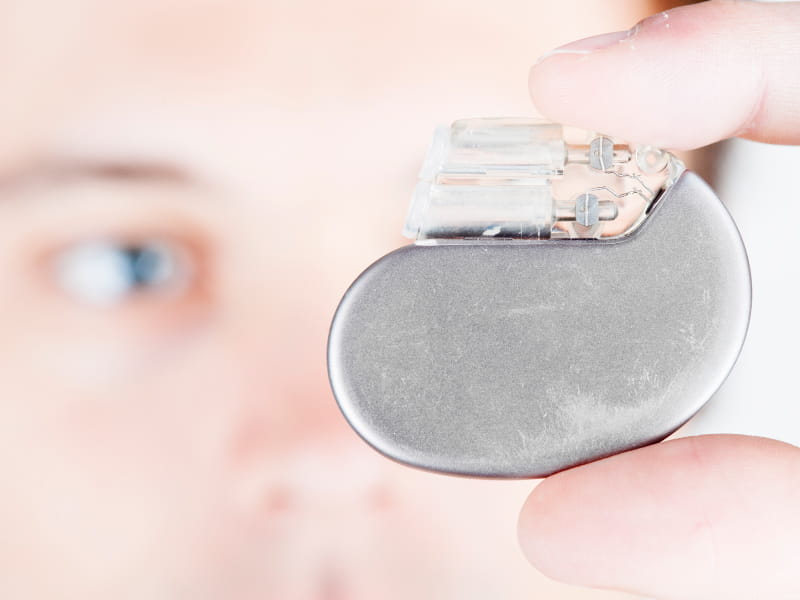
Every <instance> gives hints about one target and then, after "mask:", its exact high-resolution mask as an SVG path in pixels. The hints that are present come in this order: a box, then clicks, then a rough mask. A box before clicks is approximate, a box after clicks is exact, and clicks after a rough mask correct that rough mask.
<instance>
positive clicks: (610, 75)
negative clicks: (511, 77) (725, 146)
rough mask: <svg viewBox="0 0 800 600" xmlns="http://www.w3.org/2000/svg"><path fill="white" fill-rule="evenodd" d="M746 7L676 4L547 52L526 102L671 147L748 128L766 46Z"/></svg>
mask: <svg viewBox="0 0 800 600" xmlns="http://www.w3.org/2000/svg"><path fill="white" fill-rule="evenodd" d="M747 4H750V3H728V2H704V3H701V4H699V5H695V6H690V7H683V8H678V9H674V10H672V11H668V12H664V13H659V14H658V15H655V16H653V17H649V18H648V19H645V20H644V21H642V22H641V23H639V24H638V25H637V26H635V27H634V28H633V29H632V30H631V31H630V32H628V34H627V35H619V34H612V35H609V34H604V35H600V36H596V37H595V38H590V39H589V40H583V41H582V42H579V43H578V46H577V47H576V46H575V45H567V46H565V47H562V48H561V49H557V50H556V51H554V52H551V53H548V54H546V55H545V56H544V57H543V58H542V59H540V60H539V61H538V62H537V63H536V64H534V65H533V66H532V67H531V70H530V74H529V89H530V94H531V98H532V100H533V103H534V105H535V106H536V108H537V109H538V111H539V112H540V113H542V114H544V115H545V116H547V117H548V118H549V119H551V120H553V121H555V122H561V123H567V124H570V125H575V126H578V127H582V128H585V129H589V130H593V131H599V132H603V133H606V134H609V135H615V136H619V137H621V138H623V139H627V140H629V141H632V142H637V143H647V144H653V145H657V146H660V147H666V148H671V149H678V150H688V149H692V148H697V147H699V146H703V145H707V144H710V143H712V142H715V141H718V140H720V139H724V138H726V137H730V136H733V135H739V134H743V133H744V134H747V133H748V132H749V131H750V130H751V129H753V123H754V122H756V121H758V119H757V117H758V115H759V111H761V110H762V108H763V105H762V99H763V97H764V93H765V92H764V90H765V85H766V84H765V75H764V61H763V58H764V57H763V52H761V51H760V49H761V48H762V47H765V46H766V45H768V44H773V45H774V44H775V41H774V40H773V39H772V37H775V36H770V32H769V30H768V29H767V30H765V28H764V27H763V26H762V27H757V26H754V25H753V21H754V13H755V11H756V9H754V8H752V7H750V6H744V5H747ZM758 9H759V10H760V9H761V7H758ZM761 20H762V21H763V20H764V19H761ZM746 36H747V37H748V41H749V43H747V44H743V43H742V40H743V38H745V37H746ZM603 42H605V43H603ZM795 79H796V77H795ZM773 108H774V107H773ZM781 110H782V109H781V107H778V111H779V112H780V111H781ZM770 114H772V113H770ZM769 129H770V128H769V127H768V128H767V129H766V130H764V128H761V130H762V131H761V135H768V134H769V131H768V130H769ZM798 129H800V128H796V127H795V130H798ZM783 131H789V133H787V134H786V135H792V134H791V131H792V129H791V128H789V129H788V130H787V129H786V128H784V129H783Z"/></svg>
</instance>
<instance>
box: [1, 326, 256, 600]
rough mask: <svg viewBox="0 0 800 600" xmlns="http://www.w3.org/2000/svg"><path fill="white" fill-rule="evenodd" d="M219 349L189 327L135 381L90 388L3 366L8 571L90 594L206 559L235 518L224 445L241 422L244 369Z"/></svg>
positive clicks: (188, 568) (16, 365)
mask: <svg viewBox="0 0 800 600" xmlns="http://www.w3.org/2000/svg"><path fill="white" fill-rule="evenodd" d="M198 338H199V339H198ZM220 348H224V344H222V343H221V342H220V341H219V340H215V339H212V336H211V334H210V333H209V334H206V335H202V334H198V336H197V337H195V339H193V340H192V343H191V344H189V343H188V342H187V343H186V344H184V345H178V346H177V347H175V348H173V349H172V353H171V355H170V356H162V357H161V361H160V363H158V366H155V365H151V366H150V367H149V370H148V371H141V372H140V373H139V376H138V377H134V378H128V379H124V378H123V379H119V380H115V381H113V382H111V381H109V382H106V384H105V385H94V386H92V387H91V388H87V387H81V386H75V385H72V384H70V383H69V380H65V379H63V378H62V377H60V376H58V375H51V372H50V371H49V370H48V369H47V368H43V367H46V365H43V364H42V362H41V360H38V361H36V360H32V361H31V362H27V361H25V360H24V356H17V357H14V358H13V359H12V361H4V363H5V366H6V367H8V369H4V370H6V373H5V375H6V376H4V377H3V378H2V379H0V397H2V398H3V403H2V407H0V412H2V413H3V414H2V416H1V417H0V440H2V452H0V471H2V472H3V473H4V477H3V479H2V481H0V530H2V531H3V536H2V538H0V562H2V564H4V565H5V567H4V571H6V572H7V573H17V577H18V578H19V580H20V581H25V580H27V581H32V580H34V576H35V573H38V572H41V570H42V569H46V570H47V572H48V580H52V581H53V582H54V584H56V583H57V584H65V583H66V584H67V585H68V587H69V585H74V586H76V587H75V588H74V589H84V586H85V587H86V589H95V587H97V588H98V589H100V588H102V587H103V586H104V585H106V584H108V585H113V583H114V582H116V583H119V582H123V581H126V580H128V577H127V575H128V574H131V573H148V575H149V576H150V575H151V574H152V578H153V579H154V580H158V579H159V578H161V577H165V578H166V577H167V574H168V573H169V574H170V575H169V577H175V573H182V572H200V573H202V572H204V570H205V567H207V566H208V565H210V564H213V563H214V562H216V561H215V559H214V557H213V555H214V554H215V553H218V552H221V551H223V549H224V546H225V545H227V544H228V543H229V542H230V540H225V539H224V538H223V537H222V532H224V531H226V530H230V524H231V522H232V521H233V520H235V519H236V518H237V516H236V515H235V514H234V512H233V509H232V508H231V499H230V498H229V497H228V495H229V493H230V490H231V489H233V485H232V482H231V478H232V477H233V471H234V465H233V458H232V450H231V449H232V447H234V445H235V443H234V441H235V440H236V438H237V437H238V435H239V430H240V429H241V427H242V423H243V422H245V421H246V419H247V409H246V407H245V405H244V402H243V395H242V392H241V390H240V389H238V388H239V387H240V385H241V383H240V382H241V381H242V377H241V374H240V373H238V372H237V368H236V366H235V361H233V360H231V358H230V357H228V356H226V355H224V354H223V353H222V352H221V351H220ZM75 352H76V353H79V352H80V347H78V349H77V350H75ZM4 354H5V353H4ZM6 356H7V357H8V355H6ZM33 358H34V359H35V358H36V356H35V355H34V356H33ZM65 381H66V382H67V383H65ZM197 565H202V566H203V568H197ZM11 566H14V567H15V568H14V569H11ZM5 581H6V584H7V585H11V584H10V583H8V580H5ZM6 584H4V583H3V582H2V581H0V591H2V590H3V587H2V586H3V585H6ZM70 589H73V588H71V587H70Z"/></svg>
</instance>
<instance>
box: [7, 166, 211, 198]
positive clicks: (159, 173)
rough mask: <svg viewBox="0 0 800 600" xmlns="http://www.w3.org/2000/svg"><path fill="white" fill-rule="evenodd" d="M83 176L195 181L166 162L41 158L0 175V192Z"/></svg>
mask: <svg viewBox="0 0 800 600" xmlns="http://www.w3.org/2000/svg"><path fill="white" fill-rule="evenodd" d="M85 179H90V180H107V181H111V182H123V183H125V182H131V183H171V184H181V185H186V184H197V183H198V181H199V180H198V179H197V178H196V177H195V176H194V175H192V174H190V173H189V172H188V171H186V170H185V169H183V168H181V167H179V166H178V165H175V164H171V163H169V162H160V161H142V160H136V159H129V160H120V159H113V160H106V159H98V160H91V159H86V160H83V159H82V160H57V161H41V162H37V163H33V164H31V165H28V166H27V167H23V168H22V169H19V170H17V171H14V172H8V173H2V174H0V193H2V192H4V191H9V190H13V189H18V188H20V187H27V186H30V185H37V184H58V183H72V182H76V181H81V180H85Z"/></svg>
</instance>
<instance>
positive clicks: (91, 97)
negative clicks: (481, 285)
mask: <svg viewBox="0 0 800 600" xmlns="http://www.w3.org/2000/svg"><path fill="white" fill-rule="evenodd" d="M611 6H613V7H611ZM649 8H652V7H651V6H650V4H649V3H644V2H634V1H633V0H631V1H626V0H619V1H618V2H615V3H613V5H609V3H599V2H596V1H594V0H559V1H558V2H556V1H535V0H499V2H492V3H487V2H485V1H471V0H470V1H459V2H455V1H442V2H430V1H427V0H426V1H422V0H409V1H408V2H403V3H397V2H388V1H365V0H349V1H342V2H323V1H320V0H299V1H298V0H291V1H290V0H283V1H275V2H266V1H257V0H235V1H223V0H116V1H115V2H107V1H106V0H73V1H64V2H52V1H47V0H10V1H6V2H3V3H0V128H1V129H2V130H3V132H4V135H3V139H2V141H0V165H2V167H3V168H9V165H12V164H13V163H14V162H15V161H21V160H25V159H26V157H28V156H29V155H31V154H36V153H42V152H50V151H52V149H53V147H57V148H61V147H67V148H72V147H73V146H75V145H76V144H77V145H80V146H81V147H82V148H84V149H86V148H88V149H86V150H85V151H88V152H91V151H94V150H92V144H93V143H96V144H97V145H98V147H99V148H100V150H99V151H102V152H109V151H113V148H110V147H109V146H111V147H113V146H114V145H115V144H118V145H122V146H125V145H126V144H127V145H129V146H130V145H133V146H141V147H144V148H148V149H153V148H154V149H157V150H158V151H162V152H172V151H181V152H193V153H194V154H197V155H202V154H203V152H205V153H206V154H214V152H213V150H212V149H211V148H205V149H201V146H203V144H201V143H199V142H200V141H201V140H199V139H198V136H199V137H200V138H202V141H204V142H205V141H209V142H210V141H211V140H212V139H213V140H215V143H214V144H211V143H209V144H208V146H213V147H215V148H225V147H231V145H233V146H236V147H237V148H240V149H242V150H244V152H243V154H247V155H248V156H251V155H258V156H259V159H260V161H261V164H263V160H264V158H265V157H272V158H273V159H274V160H276V161H279V162H281V163H287V162H290V161H296V160H297V159H298V158H299V157H307V156H309V154H311V155H312V156H313V155H316V156H319V157H321V156H328V157H329V158H330V157H332V156H337V157H338V158H342V159H346V158H347V156H348V154H347V153H342V152H341V148H342V144H343V143H344V142H346V145H347V146H348V147H349V148H363V147H367V148H375V145H376V144H380V145H382V146H384V147H392V145H397V146H398V147H405V148H406V149H407V150H409V151H412V152H413V155H414V156H415V157H418V156H419V154H420V152H421V151H422V150H424V143H425V140H427V138H428V136H429V133H430V131H431V129H432V127H433V126H435V125H437V124H440V123H442V122H446V121H449V120H452V119H454V118H458V117H463V116H474V115H480V114H492V115H494V114H514V113H516V114H527V113H529V112H530V110H531V109H530V104H529V100H528V97H527V90H526V85H525V81H526V72H527V69H528V67H529V65H530V64H531V62H532V61H533V60H535V57H536V56H537V55H538V54H539V53H541V52H543V51H545V50H546V49H548V48H549V47H551V46H553V45H555V44H558V43H562V42H565V41H567V40H569V39H571V38H574V37H578V36H581V35H586V34H589V33H594V32H596V31H598V30H606V29H615V28H620V27H627V26H629V25H630V24H631V23H632V22H633V21H634V20H635V19H636V18H638V17H640V16H643V14H644V13H646V12H647V10H648V9H649ZM409 123H413V125H411V126H409ZM76 140H77V141H76ZM412 140H413V141H412ZM420 145H422V148H420ZM184 146H185V148H184ZM309 149H311V150H309ZM370 154H371V155H372V156H375V155H376V153H374V152H372V153H363V152H362V153H361V161H362V162H360V163H359V168H360V169H361V170H362V171H367V172H369V171H370V167H369V164H365V163H364V160H365V156H367V159H366V161H367V163H368V162H369V159H368V156H369V155H370ZM240 158H241V157H238V158H237V161H238V162H241V160H240ZM208 159H209V160H210V161H211V162H215V161H216V162H217V163H218V162H219V159H220V157H219V156H216V157H208ZM223 162H224V157H223ZM246 162H247V160H245V161H244V163H246ZM319 162H320V163H323V162H325V161H319ZM328 162H330V161H328ZM244 163H243V164H242V168H243V167H244V166H245V164H244ZM320 168H324V167H322V166H321V167H320ZM337 173H338V174H340V173H341V168H340V167H338V166H337V168H336V173H333V172H331V173H329V174H328V176H329V177H334V178H335V177H337V176H338V175H337ZM367 176H368V175H367Z"/></svg>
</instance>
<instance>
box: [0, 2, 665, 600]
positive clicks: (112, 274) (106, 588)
mask: <svg viewBox="0 0 800 600" xmlns="http://www.w3.org/2000/svg"><path fill="white" fill-rule="evenodd" d="M659 8H661V7H659V6H655V5H651V4H650V3H642V2H635V1H633V0H631V1H629V2H623V1H620V2H615V3H613V8H612V4H610V3H603V2H595V1H594V0H585V1H579V0H573V1H566V0H561V1H559V2H534V1H531V0H519V1H514V0H508V1H501V2H500V3H498V2H492V3H487V2H477V1H475V2H430V1H416V0H414V1H412V2H404V3H396V2H391V3H389V2H367V1H361V2H360V1H352V2H345V3H342V2H314V1H309V2H305V1H303V2H298V1H294V0H293V1H288V0H285V1H277V2H270V3H266V2H256V1H253V2H247V1H239V2H235V3H234V2H221V1H219V2H215V1H212V0H198V1H195V2H189V1H186V2H181V1H175V2H164V1H158V2H156V1H152V2H150V1H142V0H137V1H135V2H119V1H116V2H101V1H99V0H95V1H92V0H86V1H84V2H70V3H67V2H37V1H31V0H25V1H24V2H23V1H21V0H20V1H19V2H14V1H9V2H4V3H3V4H2V5H0V66H1V67H2V68H0V131H2V132H3V135H2V136H0V448H1V449H2V451H0V472H2V473H3V475H4V476H3V477H2V480H0V531H1V532H2V535H0V597H2V598H48V599H54V598H78V597H82V598H109V597H112V598H137V599H142V598H148V599H149V598H156V599H158V598H171V599H174V598H191V599H192V600H198V599H203V598H236V599H251V598H253V599H255V598H270V599H278V600H284V599H287V600H288V599H291V600H315V599H318V600H322V599H325V600H340V599H341V600H345V599H346V600H349V599H368V598H381V599H388V600H391V599H394V598H437V599H440V598H458V599H460V600H468V599H472V598H476V599H477V598H481V599H485V598H489V597H495V598H507V599H516V598H532V597H542V596H541V595H534V594H537V593H538V594H542V593H544V592H547V594H548V595H546V596H545V597H548V598H567V597H570V598H577V597H580V596H581V595H582V594H581V593H579V592H569V591H567V590H564V589H562V588H561V587H557V586H555V584H550V583H547V582H544V581H543V580H541V579H540V578H539V577H538V576H537V575H536V574H535V573H532V572H531V571H530V569H529V568H528V566H527V564H526V563H525V561H524V560H523V559H522V557H521V555H520V554H519V553H518V550H517V545H516V539H515V528H514V524H515V520H516V514H517V510H518V506H519V505H520V503H521V501H522V499H523V497H524V495H525V494H527V493H528V491H529V488H530V484H529V483H526V482H505V483H504V482H480V481H470V480H462V479H454V478H449V477H444V476H438V475H431V474H426V473H422V472H417V471H413V470H411V469H408V468H405V467H401V466H398V465H395V464H393V463H391V462H389V461H387V460H386V459H383V458H381V457H379V456H378V455H377V454H375V453H374V452H373V451H372V450H371V449H369V448H368V447H367V446H366V445H364V444H363V443H362V442H361V441H360V440H359V439H358V438H357V436H356V435H355V434H354V433H353V432H352V431H351V430H350V429H349V428H348V427H347V426H346V424H345V423H344V420H343V418H342V417H341V415H340V414H339V412H338V410H337V408H336V406H335V402H334V400H333V398H332V396H331V394H330V391H329V389H328V384H327V379H326V371H325V342H326V334H327V327H328V324H329V320H330V317H331V316H332V314H333V311H334V309H335V307H336V303H337V302H338V299H339V297H340V296H341V294H342V293H343V291H344V290H345V288H346V286H347V285H348V284H349V283H350V281H352V279H354V278H355V276H356V275H357V274H358V273H359V272H360V271H361V270H362V269H363V268H365V267H366V266H367V265H368V264H369V263H370V262H371V261H372V260H374V259H376V258H378V257H379V256H380V255H382V254H383V253H385V252H387V251H388V250H390V249H392V248H394V247H396V246H397V245H399V244H401V243H402V240H401V239H400V238H399V237H398V235H397V231H398V230H399V229H400V227H401V224H402V219H403V216H404V213H405V210H406V202H407V197H408V196H409V193H410V191H411V190H412V188H413V185H414V181H415V175H416V170H417V168H418V165H419V163H420V161H421V159H422V157H423V155H424V152H425V148H426V145H427V143H428V140H429V137H430V134H431V132H432V130H433V128H434V126H435V125H438V124H440V123H446V122H449V121H452V120H453V119H455V118H460V117H467V116H506V115H525V114H530V113H531V112H532V109H531V107H530V103H529V100H528V97H527V89H526V74H527V69H528V66H529V65H530V64H531V62H532V61H533V60H534V59H535V58H536V56H538V55H539V54H540V53H542V52H544V51H545V50H547V49H549V48H550V47H552V46H554V45H557V44H560V43H564V42H566V41H569V40H570V39H573V38H576V37H581V36H584V35H589V34H592V33H597V32H601V31H607V30H608V31H611V30H615V29H621V28H626V27H628V26H630V25H632V24H633V23H634V22H635V21H636V20H637V19H639V18H641V17H643V16H645V15H646V14H648V13H649V12H651V11H653V10H657V9H659ZM609 85H613V82H609ZM589 101H591V99H588V98H587V102H589Z"/></svg>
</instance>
